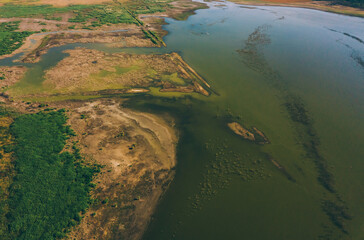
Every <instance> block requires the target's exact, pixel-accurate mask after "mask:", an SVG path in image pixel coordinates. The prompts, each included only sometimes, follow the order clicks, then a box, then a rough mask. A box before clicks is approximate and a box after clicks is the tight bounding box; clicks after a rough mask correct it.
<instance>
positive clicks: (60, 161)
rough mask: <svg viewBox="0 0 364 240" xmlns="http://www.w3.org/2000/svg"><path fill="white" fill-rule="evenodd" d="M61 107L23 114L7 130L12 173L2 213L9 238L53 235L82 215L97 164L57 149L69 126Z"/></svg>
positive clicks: (65, 230)
mask: <svg viewBox="0 0 364 240" xmlns="http://www.w3.org/2000/svg"><path fill="white" fill-rule="evenodd" d="M66 120H67V118H66V115H65V113H64V111H63V110H59V111H50V112H39V113H37V114H28V115H22V116H20V117H18V118H16V119H15V121H14V123H13V124H12V125H11V128H10V132H11V134H12V135H13V137H14V143H15V144H13V145H9V146H8V147H7V149H10V150H11V151H13V152H14V154H13V156H14V157H15V162H14V164H15V172H16V176H15V178H14V180H13V183H12V185H11V187H10V190H9V191H10V196H9V199H8V205H9V212H8V214H7V219H6V222H7V225H8V226H9V230H8V231H9V232H8V235H9V236H10V238H11V239H27V240H28V239H29V240H31V239H56V238H61V237H64V236H65V234H66V232H67V229H68V228H70V227H71V226H73V225H75V224H77V223H78V222H79V221H80V220H81V218H82V217H81V216H80V212H82V211H84V210H85V209H86V208H87V206H88V204H89V201H90V197H89V191H90V188H91V186H92V185H91V181H92V177H93V175H94V173H95V172H97V171H98V167H97V166H84V165H83V164H81V163H80V160H81V156H80V155H79V154H77V152H76V151H75V153H70V152H67V151H65V152H61V151H62V150H63V148H64V146H65V143H66V140H67V139H68V138H69V137H70V136H71V135H73V134H74V133H73V131H72V130H71V129H70V127H69V126H67V125H65V124H66Z"/></svg>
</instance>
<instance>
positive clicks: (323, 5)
mask: <svg viewBox="0 0 364 240" xmlns="http://www.w3.org/2000/svg"><path fill="white" fill-rule="evenodd" d="M230 2H232V3H236V4H239V5H250V6H269V7H291V8H304V9H311V10H317V11H322V12H327V13H335V14H340V15H344V16H350V17H359V18H364V9H363V10H362V9H359V8H354V7H349V6H343V5H328V2H326V1H310V2H296V3H286V2H267V1H262V2H256V1H249V0H230Z"/></svg>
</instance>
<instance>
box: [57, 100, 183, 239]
mask: <svg viewBox="0 0 364 240" xmlns="http://www.w3.org/2000/svg"><path fill="white" fill-rule="evenodd" d="M121 103H122V102H121V101H119V100H106V99H104V100H97V101H91V102H62V103H57V104H54V105H52V107H57V108H64V107H65V108H67V109H69V112H68V115H69V124H70V125H71V127H72V128H73V129H74V130H75V132H76V133H77V137H76V139H71V140H70V143H69V144H68V147H71V146H72V143H71V142H72V141H79V147H80V148H81V153H82V154H83V155H84V156H85V160H86V161H90V162H92V163H98V164H101V165H103V166H104V167H103V168H102V171H101V173H100V174H99V175H98V176H97V178H96V179H95V181H94V183H95V184H96V185H97V186H96V187H95V189H94V190H93V193H92V197H93V198H94V199H96V201H95V203H93V204H92V205H91V206H90V209H89V211H88V212H87V213H86V214H85V216H84V218H83V219H82V221H81V224H80V225H78V226H77V227H75V228H74V229H73V230H72V231H71V233H70V234H69V237H68V239H85V240H89V239H139V238H140V237H141V236H142V234H143V232H144V230H145V228H146V226H147V224H148V222H149V220H150V217H151V215H152V213H153V211H154V209H155V207H156V205H157V203H158V200H159V199H160V197H161V196H162V194H163V192H164V191H165V189H166V188H167V187H168V184H169V182H170V181H171V180H172V178H173V175H174V171H173V170H172V169H173V168H174V166H175V164H176V157H175V154H176V143H177V133H176V131H175V130H174V129H173V125H174V124H173V119H172V118H171V117H169V116H163V118H162V117H161V116H156V115H152V114H148V113H141V112H135V111H131V110H129V109H125V108H123V107H121Z"/></svg>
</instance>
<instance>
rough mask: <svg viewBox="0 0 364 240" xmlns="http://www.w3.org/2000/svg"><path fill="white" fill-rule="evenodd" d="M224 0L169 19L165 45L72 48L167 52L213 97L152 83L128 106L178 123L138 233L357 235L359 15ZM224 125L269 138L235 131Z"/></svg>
mask: <svg viewBox="0 0 364 240" xmlns="http://www.w3.org/2000/svg"><path fill="white" fill-rule="evenodd" d="M224 4H225V6H221V3H220V2H219V3H214V2H212V3H209V6H210V8H209V9H204V10H199V11H197V14H196V15H194V16H191V17H190V18H189V19H188V20H186V21H174V20H170V19H167V22H168V23H169V24H168V25H166V26H165V29H166V30H168V31H169V34H168V35H167V36H166V37H165V39H164V40H165V42H166V43H167V46H168V47H167V48H163V49H127V50H126V49H109V48H106V47H103V46H102V45H77V46H85V47H92V48H96V49H99V50H104V51H108V52H116V51H128V52H133V53H152V52H160V53H163V52H171V51H177V52H179V53H180V54H181V55H182V56H183V58H184V59H185V60H186V62H188V63H189V64H190V65H191V66H192V67H193V68H194V69H195V70H196V71H197V72H198V73H200V74H201V75H202V76H203V77H205V78H206V80H207V81H208V82H209V83H210V84H211V85H212V88H213V89H214V90H215V91H216V92H217V93H218V95H215V94H214V95H212V96H210V97H208V98H206V97H203V96H197V95H193V96H192V97H189V96H186V95H185V94H171V93H163V94H162V93H158V94H157V93H156V92H155V91H152V93H153V94H152V95H153V96H151V95H139V96H136V97H133V98H132V99H131V101H129V102H127V103H126V106H129V107H131V108H135V109H140V110H143V111H151V112H157V113H158V112H168V113H170V114H171V115H173V116H174V117H175V118H176V121H177V127H178V129H179V131H180V142H179V144H178V156H177V157H178V165H177V167H176V176H175V179H174V181H173V182H172V183H171V186H170V188H169V189H168V191H167V192H166V194H165V196H164V197H163V199H162V200H161V202H160V204H159V206H158V209H157V211H156V213H155V214H154V216H153V219H152V221H151V223H150V226H149V227H148V229H147V232H146V234H145V236H144V239H158V240H159V239H254V240H255V239H279V240H280V239H290V240H291V239H295V240H296V239H297V240H300V239H302V240H307V239H364V202H363V199H364V190H363V187H362V185H363V183H364V175H363V174H362V173H363V170H364V162H363V159H364V149H363V148H362V145H363V142H364V124H363V122H364V121H363V120H364V66H363V61H364V44H363V42H360V41H359V40H360V39H364V32H363V29H364V21H363V19H360V18H355V17H347V16H341V15H336V14H330V13H324V12H319V11H314V10H307V9H296V8H282V7H252V8H251V7H249V8H246V7H240V6H239V5H235V4H232V3H224ZM353 36H354V37H353ZM358 39H359V40H358ZM72 47H75V46H74V45H68V46H65V47H62V48H55V49H52V50H51V51H50V52H49V53H48V54H46V55H45V56H44V57H43V58H42V61H41V62H40V63H39V64H34V65H29V66H30V67H31V68H32V70H31V71H34V72H30V73H28V75H27V76H26V77H25V78H24V79H23V80H22V81H21V82H20V83H19V85H18V86H17V87H18V88H19V89H23V90H24V89H32V88H33V91H34V90H36V89H37V88H38V89H40V88H41V87H40V86H41V82H42V76H43V71H44V70H46V69H47V68H49V67H51V66H54V65H55V64H56V63H57V62H58V61H59V60H60V59H62V58H63V57H64V56H65V55H64V54H62V53H61V50H63V49H68V48H72ZM0 64H6V62H0ZM22 84H23V86H22ZM230 121H238V122H240V123H241V124H243V125H244V126H246V127H248V128H249V127H253V126H255V127H257V128H258V129H260V130H261V131H263V132H264V133H265V135H266V136H267V137H268V138H269V140H270V142H271V143H270V144H266V145H259V144H255V143H252V142H249V141H246V140H243V139H241V138H240V137H238V136H236V135H234V134H233V133H232V132H231V131H230V130H229V129H228V128H227V126H226V124H227V123H228V122H230ZM270 159H274V160H275V161H276V162H278V163H279V164H280V165H281V166H283V167H284V169H285V170H284V171H282V170H280V169H278V168H277V167H276V166H275V165H274V164H273V163H272V162H271V160H270ZM335 206H336V207H335Z"/></svg>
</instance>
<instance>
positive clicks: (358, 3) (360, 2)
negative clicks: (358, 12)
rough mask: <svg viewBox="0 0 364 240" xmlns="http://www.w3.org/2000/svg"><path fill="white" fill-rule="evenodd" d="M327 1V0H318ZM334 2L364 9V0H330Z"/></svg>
mask: <svg viewBox="0 0 364 240" xmlns="http://www.w3.org/2000/svg"><path fill="white" fill-rule="evenodd" d="M317 1H326V0H317ZM329 1H330V2H332V3H333V4H340V5H344V6H350V7H356V8H362V9H364V0H329Z"/></svg>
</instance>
